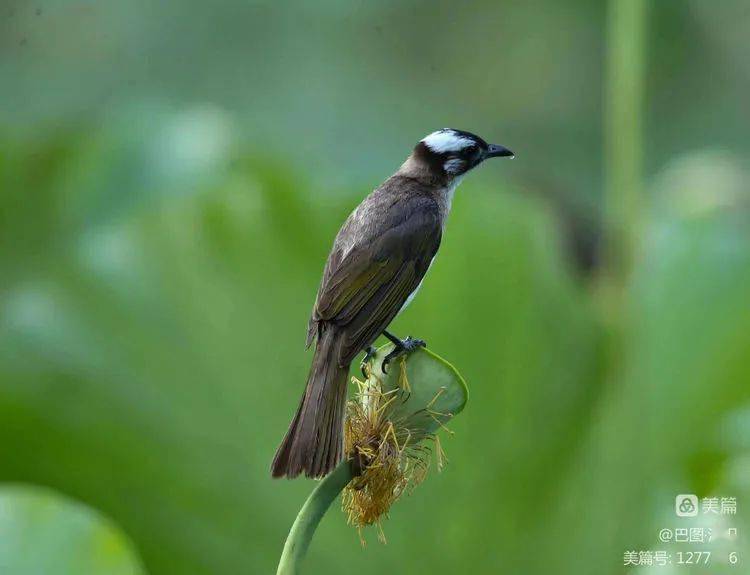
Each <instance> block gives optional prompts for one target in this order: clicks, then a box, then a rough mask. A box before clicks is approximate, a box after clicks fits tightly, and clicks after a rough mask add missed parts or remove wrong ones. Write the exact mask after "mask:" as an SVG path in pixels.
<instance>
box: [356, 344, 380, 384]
mask: <svg viewBox="0 0 750 575" xmlns="http://www.w3.org/2000/svg"><path fill="white" fill-rule="evenodd" d="M377 353H378V350H377V349H375V348H374V347H373V346H371V345H368V346H367V348H365V357H363V358H362V363H360V364H359V369H360V370H362V375H364V376H365V379H367V377H368V375H367V371H366V370H365V367H366V366H367V362H368V361H370V360H371V359H372V358H373V357H375V356H376V355H377Z"/></svg>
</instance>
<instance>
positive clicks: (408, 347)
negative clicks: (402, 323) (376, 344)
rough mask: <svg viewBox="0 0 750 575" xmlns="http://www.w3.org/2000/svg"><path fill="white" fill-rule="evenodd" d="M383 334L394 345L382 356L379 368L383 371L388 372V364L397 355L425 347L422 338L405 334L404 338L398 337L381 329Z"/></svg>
mask: <svg viewBox="0 0 750 575" xmlns="http://www.w3.org/2000/svg"><path fill="white" fill-rule="evenodd" d="M383 335H384V336H385V337H387V338H388V339H389V340H391V342H392V343H393V345H394V346H395V347H394V348H393V351H391V352H390V353H389V354H388V355H386V356H385V357H384V358H383V363H382V364H381V366H380V369H382V370H383V373H388V369H387V368H388V364H389V363H390V362H391V360H394V359H396V358H397V357H399V356H401V355H403V354H405V353H411V352H412V351H414V350H415V349H418V348H420V347H427V344H426V343H425V341H424V340H422V339H415V338H413V337H412V336H407V337H406V339H403V340H402V339H399V338H397V337H396V336H395V335H393V334H392V333H388V332H387V331H383Z"/></svg>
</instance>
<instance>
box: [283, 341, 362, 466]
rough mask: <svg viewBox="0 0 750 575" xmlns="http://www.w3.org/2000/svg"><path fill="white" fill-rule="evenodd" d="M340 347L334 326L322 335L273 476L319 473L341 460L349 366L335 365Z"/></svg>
mask: <svg viewBox="0 0 750 575" xmlns="http://www.w3.org/2000/svg"><path fill="white" fill-rule="evenodd" d="M339 347H340V342H339V339H338V338H337V336H336V334H335V333H334V330H327V331H325V332H324V333H323V334H322V335H321V338H320V340H319V341H318V345H317V347H316V349H315V357H314V358H313V362H312V367H311V368H310V375H309V376H308V378H307V387H305V393H304V395H303V396H302V399H301V400H300V404H299V407H298V408H297V413H296V414H295V416H294V419H292V423H291V424H290V425H289V430H288V431H287V432H286V435H285V436H284V439H283V440H282V442H281V445H279V448H278V449H277V450H276V456H275V457H274V459H273V463H272V464H271V475H273V477H289V478H292V477H296V476H297V475H299V474H300V473H302V472H304V473H305V475H307V476H308V477H322V476H323V475H326V474H327V473H328V472H330V471H331V470H332V469H333V468H334V467H336V465H337V464H338V462H339V461H340V460H341V457H342V454H343V450H344V448H343V426H344V407H345V405H346V379H347V376H348V374H349V366H348V365H347V366H346V367H341V366H339V365H338V358H339Z"/></svg>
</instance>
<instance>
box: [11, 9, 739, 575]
mask: <svg viewBox="0 0 750 575" xmlns="http://www.w3.org/2000/svg"><path fill="white" fill-rule="evenodd" d="M58 4H59V5H58ZM79 4H80V3H57V4H55V6H52V5H51V4H50V6H49V8H48V7H47V6H46V4H45V5H44V6H43V11H42V13H41V14H39V15H37V14H36V11H35V7H34V6H32V5H31V4H28V3H23V2H16V3H13V6H11V7H9V8H8V10H7V11H6V10H5V8H3V14H2V16H3V18H2V19H1V21H0V27H2V30H3V36H2V37H3V39H4V41H5V43H4V50H3V52H2V56H0V79H1V80H2V82H1V83H2V86H3V94H4V96H5V97H6V100H7V105H5V106H2V107H0V120H1V121H0V125H1V126H2V128H1V130H2V131H1V132H0V456H1V460H2V466H0V481H3V482H6V484H7V483H8V482H23V483H29V484H36V485H45V486H50V487H52V488H54V489H56V490H59V491H60V492H62V493H65V494H66V495H69V496H71V497H74V498H75V499H76V500H78V501H81V502H83V503H85V504H86V505H88V506H91V507H92V508H95V509H97V510H98V511H99V512H101V513H103V514H104V515H106V516H107V517H111V518H112V519H113V520H114V521H115V522H116V523H117V525H119V526H120V527H121V528H122V530H123V531H124V532H125V533H126V534H127V535H128V537H129V538H130V539H131V540H132V541H133V543H134V546H135V548H136V549H137V550H138V554H139V556H140V557H142V559H143V562H144V565H145V567H146V569H147V570H148V572H149V573H152V574H153V575H172V574H174V575H183V574H185V573H189V574H191V575H204V574H205V575H223V574H232V575H235V574H237V573H270V572H272V571H273V569H274V567H275V564H276V561H277V559H278V556H279V553H280V551H281V545H282V541H283V540H284V537H285V535H286V533H287V530H288V528H289V521H290V519H291V518H292V517H294V515H295V514H296V512H297V511H298V509H299V504H300V502H301V501H303V500H304V498H305V497H306V496H307V494H308V493H309V491H310V487H311V482H307V481H302V480H300V481H294V482H281V481H272V480H271V479H270V477H269V473H268V465H269V463H270V461H271V458H272V455H273V451H274V448H275V446H276V445H277V444H278V442H279V440H280V439H281V437H282V435H283V432H284V430H285V429H286V426H287V425H288V423H289V418H290V417H291V414H292V413H293V410H294V408H295V407H296V405H297V402H298V400H299V394H300V393H301V392H302V388H303V385H304V381H305V377H306V372H307V369H308V367H309V361H310V354H309V352H308V353H307V354H306V353H305V351H304V336H305V327H306V321H307V317H308V314H309V312H310V308H311V306H312V303H313V298H314V293H315V290H316V288H317V286H318V282H319V278H320V272H321V268H322V265H323V261H324V259H325V256H326V254H327V251H328V248H329V246H330V243H331V239H332V237H333V235H334V234H335V233H336V231H337V229H338V226H339V225H340V223H341V221H342V220H343V218H344V217H346V215H347V214H348V213H349V211H350V210H351V209H352V208H353V207H354V206H355V205H356V204H357V203H358V201H359V200H360V199H361V197H362V196H363V195H364V194H365V193H366V192H367V191H368V189H370V188H371V186H373V185H374V184H376V183H377V182H379V181H380V180H381V179H382V178H383V177H384V176H385V175H387V174H388V173H390V172H391V171H392V170H393V168H394V167H395V166H396V165H397V163H398V162H399V161H401V160H402V159H403V156H404V154H405V151H406V150H407V149H408V146H409V145H410V144H411V143H413V141H414V139H415V137H418V136H421V135H423V134H424V133H427V132H429V131H430V130H432V129H434V128H436V127H441V126H444V125H455V126H457V127H462V128H463V127H465V128H467V129H470V130H476V131H477V132H479V133H480V134H482V135H486V136H487V137H490V136H491V137H493V138H496V139H497V141H498V142H501V143H504V144H508V145H509V147H511V148H513V149H514V151H516V152H517V159H516V160H515V161H514V162H513V163H506V164H503V165H499V164H497V165H494V166H493V165H488V166H486V167H483V168H482V171H481V172H479V173H477V174H472V175H470V176H469V177H468V178H467V179H466V181H465V183H464V184H462V186H461V188H459V190H458V192H457V194H456V197H455V200H454V209H453V213H452V214H451V217H450V220H449V222H448V225H447V228H446V233H445V236H444V238H443V245H442V247H441V250H440V255H439V257H438V258H437V260H436V262H435V265H434V266H433V267H432V269H431V271H430V272H429V278H428V281H426V282H425V284H424V287H423V288H422V290H421V291H420V294H419V297H418V298H417V299H416V300H415V301H414V303H413V304H412V305H411V306H410V307H409V309H408V311H406V312H405V313H404V314H403V315H402V316H400V317H399V318H398V319H397V321H396V322H395V323H394V325H393V326H392V331H393V332H394V333H397V334H399V335H405V334H411V335H413V336H416V337H421V338H423V339H425V340H427V342H428V344H429V345H430V349H436V350H440V351H441V353H443V354H445V355H446V357H449V358H450V360H451V362H453V363H454V364H455V365H456V366H458V367H459V368H460V370H461V373H462V374H463V376H465V378H466V380H467V381H469V382H470V384H471V393H472V401H471V403H470V404H468V406H467V408H466V410H465V412H464V413H463V415H462V417H460V418H458V419H457V420H456V421H455V422H452V423H451V425H450V427H451V429H452V430H453V431H455V435H454V436H451V438H449V439H447V440H446V441H445V442H444V447H445V449H446V452H447V453H448V455H449V457H450V464H449V465H448V466H447V468H446V469H445V471H444V472H443V473H442V474H440V475H439V476H436V477H433V478H432V479H431V480H430V481H428V482H426V483H425V484H424V485H422V486H421V487H420V489H419V490H417V491H415V493H414V494H413V496H412V497H408V498H404V499H403V500H401V501H400V502H399V504H398V506H396V507H395V508H394V509H393V511H392V513H391V517H390V520H389V522H388V539H389V543H388V545H387V546H380V545H371V546H370V547H368V548H366V549H362V548H361V547H360V545H359V542H358V537H357V535H356V533H354V532H353V530H351V529H350V528H349V527H348V526H346V525H345V524H344V521H343V518H342V517H340V516H338V517H337V515H336V514H330V515H329V516H328V517H327V518H326V520H325V521H323V523H322V524H321V526H320V529H319V531H318V534H317V535H316V541H315V545H314V546H313V548H312V549H311V552H310V556H309V557H308V559H307V567H308V569H309V572H310V573H331V574H335V573H349V572H351V569H352V565H356V566H357V572H358V573H359V574H361V575H371V574H375V573H378V574H380V573H383V572H384V571H386V570H391V571H393V572H394V573H395V572H398V573H402V572H403V573H416V572H429V573H462V572H472V573H488V572H496V571H498V569H501V570H503V571H504V572H508V573H524V574H529V575H533V574H537V573H539V574H545V575H546V574H548V573H556V574H561V575H565V574H568V573H569V574H578V573H588V572H595V573H602V574H607V573H612V574H614V573H621V572H622V570H623V567H622V566H621V560H622V553H623V551H624V550H625V549H653V548H656V547H657V546H658V542H657V541H656V539H655V535H656V529H657V528H658V527H667V526H669V523H670V522H671V521H672V520H673V516H672V515H671V514H670V505H671V501H672V500H673V498H674V495H675V494H677V493H687V492H695V493H697V494H698V495H701V496H703V495H711V494H715V495H733V496H737V497H738V498H739V501H740V511H739V514H740V515H739V517H738V518H737V519H736V520H734V522H735V524H736V525H737V526H738V527H739V529H740V533H743V529H745V531H744V532H745V533H746V532H747V528H748V527H750V525H748V519H747V517H748V514H747V510H746V509H744V508H743V507H742V505H743V502H744V501H748V500H750V483H749V482H748V481H749V480H748V478H750V469H749V467H748V461H749V458H750V445H748V440H747V437H748V436H750V434H749V433H748V429H750V381H749V372H748V368H747V357H748V356H750V307H749V306H748V305H747V287H746V286H747V285H750V277H749V276H750V237H749V234H748V225H747V222H748V219H750V216H749V215H748V213H749V212H748V210H749V206H750V201H748V196H749V194H748V191H749V190H750V176H749V175H748V172H747V165H748V162H747V155H748V150H749V148H748V145H749V144H748V142H750V140H748V138H747V133H748V131H750V127H749V124H748V122H749V121H750V116H749V115H748V114H747V113H746V107H747V86H746V81H745V80H746V78H747V76H748V74H747V70H748V62H750V59H748V58H747V57H746V54H747V33H746V19H743V18H742V17H740V16H741V14H742V10H744V8H740V5H741V2H722V3H705V2H699V1H693V2H690V3H688V4H685V3H669V2H665V3H655V2H652V3H650V4H649V13H650V14H651V16H650V20H649V26H647V27H646V29H645V30H642V31H641V32H642V34H643V40H644V44H645V48H646V49H645V54H644V56H645V58H646V62H645V69H644V70H642V72H638V73H639V74H641V73H642V74H643V75H644V76H645V78H641V80H643V81H644V82H645V83H644V84H640V83H639V84H637V85H635V86H633V85H631V86H630V87H631V88H636V92H635V93H637V94H640V90H641V89H643V90H645V94H643V98H644V106H643V108H644V109H642V110H633V109H630V108H629V106H630V105H631V104H632V102H631V100H630V99H628V98H626V97H622V98H620V100H619V104H618V106H617V109H619V110H620V111H621V112H622V114H621V115H619V116H618V117H619V118H620V120H621V119H622V118H626V117H628V115H629V114H633V115H634V117H636V118H641V120H640V121H641V122H642V124H643V127H644V132H645V135H644V137H643V138H642V141H641V142H640V144H639V143H638V141H637V139H638V137H637V133H636V131H635V129H634V131H633V133H632V134H631V135H632V136H633V137H632V138H631V137H629V138H628V139H627V140H626V141H624V142H620V144H618V140H617V137H618V136H617V133H616V132H615V133H613V134H611V135H610V138H611V140H609V142H610V147H608V148H607V149H608V150H609V152H608V153H609V154H611V157H610V161H612V162H614V161H617V158H615V156H617V155H619V154H620V152H618V151H617V150H618V149H626V150H627V153H628V154H631V156H629V157H630V160H627V158H625V160H626V161H624V162H623V163H622V164H621V166H620V167H621V169H622V171H621V172H620V173H619V174H618V173H613V174H610V175H611V177H612V178H613V180H612V181H611V182H610V184H612V185H613V186H614V187H613V188H612V189H616V188H617V187H618V186H620V185H622V186H626V185H627V181H628V179H629V178H630V177H631V176H632V175H633V174H636V175H637V174H642V177H641V176H637V177H638V179H639V180H640V181H641V184H642V185H641V189H640V192H641V193H640V194H638V197H637V198H635V197H634V198H632V199H633V201H632V202H629V203H628V204H627V205H624V206H621V208H622V210H621V211H620V210H618V207H617V206H616V205H615V206H610V208H613V209H614V212H612V213H609V216H610V217H612V218H615V219H616V220H617V221H618V222H619V223H618V225H619V224H621V223H622V222H623V221H625V220H629V217H630V216H628V214H631V215H632V213H633V212H635V211H637V212H638V213H637V216H638V226H639V229H638V230H637V233H636V232H634V231H633V230H632V229H628V228H627V226H625V229H624V230H622V232H623V233H625V234H627V236H628V241H629V242H630V241H632V242H633V243H634V244H636V245H629V246H628V254H627V255H628V259H629V260H631V259H632V261H629V267H630V268H631V274H629V275H628V274H626V275H624V277H621V278H618V281H619V283H618V285H617V289H615V290H612V291H608V289H602V284H600V283H598V282H597V281H596V278H595V277H594V279H593V280H590V279H589V280H585V279H583V278H582V277H580V276H579V275H576V274H575V273H573V272H572V271H571V268H570V266H569V265H568V262H569V261H570V259H571V258H570V254H569V253H568V252H567V251H565V250H564V249H563V248H562V247H561V246H563V245H566V243H565V242H564V239H565V235H564V233H565V231H566V230H567V229H568V227H569V225H570V222H569V221H568V220H567V219H566V217H565V209H571V210H573V212H574V213H575V215H581V214H580V213H579V211H580V212H582V215H583V216H586V217H584V218H583V219H584V221H588V220H587V217H588V218H589V219H590V218H591V216H592V214H594V215H595V214H599V213H602V212H603V211H604V210H603V207H602V202H601V199H600V198H601V196H602V189H603V186H602V181H601V180H602V178H601V174H602V173H603V170H602V169H601V168H602V166H601V164H602V154H601V149H602V142H601V128H602V115H601V114H600V110H601V108H602V102H601V94H602V86H601V80H602V74H601V65H602V55H603V54H604V53H605V50H604V47H605V33H604V32H603V31H604V30H605V26H604V23H605V14H604V11H603V10H602V6H603V5H602V4H601V3H596V2H588V3H587V2H583V3H559V2H551V1H544V2H541V3H519V4H518V5H517V6H513V7H511V6H510V5H508V4H507V3H497V2H489V1H486V2H479V3H476V4H475V5H474V4H473V5H472V7H471V8H467V9H466V10H461V11H456V9H455V5H450V6H448V5H446V6H442V5H441V4H440V3H438V4H436V7H435V8H434V9H433V8H432V7H431V8H430V10H428V11H427V12H424V6H421V5H420V6H414V5H412V4H409V3H408V2H407V3H392V4H391V5H389V6H387V7H385V8H380V7H379V8H377V9H376V8H375V7H374V6H375V5H374V4H373V5H372V6H371V7H368V8H365V7H364V6H362V5H359V4H351V5H347V6H346V7H345V6H344V5H343V4H342V3H334V2H328V3H323V4H322V5H321V6H318V5H316V6H315V8H314V15H311V14H309V13H307V12H305V10H310V8H304V7H303V6H302V3H300V5H299V7H295V8H293V9H289V8H285V7H284V5H283V4H276V5H273V6H271V5H268V6H265V5H263V3H247V2H244V3H238V2H222V3H218V4H210V5H209V4H207V3H200V2H195V1H189V2H185V3H182V4H181V5H180V6H181V7H180V8H177V7H175V6H173V5H172V4H171V3H157V4H158V5H157V4H155V5H154V7H153V10H152V9H149V10H140V9H137V8H133V7H131V5H130V4H128V3H115V2H99V3H96V6H93V5H92V6H83V5H82V4H81V5H79ZM133 6H136V5H133ZM378 6H380V5H378ZM297 10H300V12H298V11H297ZM415 14H418V15H420V16H419V17H416V16H415ZM321 15H322V17H321ZM421 15H423V16H424V18H423V17H421ZM217 30H220V31H221V33H219V34H217ZM435 30H440V31H441V33H440V34H439V37H436V33H435ZM618 38H620V40H619V41H621V42H622V47H623V49H624V51H623V53H622V54H623V58H625V59H624V60H623V62H625V63H627V59H626V57H627V54H628V53H629V52H628V50H627V42H628V38H630V36H629V35H628V34H623V35H622V36H618ZM638 53H640V52H638ZM609 80H610V82H611V84H610V85H609V88H608V93H609V95H610V97H614V94H619V92H618V85H617V78H616V77H615V78H610V79H609ZM639 98H640V96H639ZM155 100H156V101H160V102H164V101H168V102H170V106H167V105H165V104H159V105H156V104H154V101H155ZM205 101H210V102H212V103H213V105H212V106H208V107H206V106H203V105H196V104H195V102H205ZM607 113H609V112H607ZM616 121H618V120H617V118H605V119H604V122H605V124H606V125H607V126H610V129H612V130H615V131H616V130H617V128H616V127H615V123H616ZM644 142H645V144H644ZM638 158H643V163H642V164H641V163H640V160H639V159H638ZM610 191H611V190H610ZM625 193H627V190H626V192H625ZM613 194H615V195H617V193H616V192H613ZM571 206H572V207H571ZM562 208H565V209H562ZM633 219H635V218H633ZM631 252H632V253H631ZM605 287H606V286H605ZM415 533H416V534H418V536H415ZM436 542H437V543H436ZM0 544H2V543H0ZM738 550H739V551H740V552H741V553H742V554H743V557H745V558H747V557H748V556H750V555H749V554H750V547H748V540H747V538H741V540H740V541H739V542H738ZM41 560H42V558H40V561H41ZM743 561H744V559H743ZM720 569H721V567H718V566H717V567H716V572H717V573H720ZM685 571H686V572H688V571H687V568H686V569H685Z"/></svg>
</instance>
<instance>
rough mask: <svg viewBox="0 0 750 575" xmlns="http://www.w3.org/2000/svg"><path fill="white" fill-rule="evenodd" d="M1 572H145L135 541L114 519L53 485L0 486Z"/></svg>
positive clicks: (115, 574)
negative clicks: (41, 486) (73, 499)
mask: <svg viewBox="0 0 750 575" xmlns="http://www.w3.org/2000/svg"><path fill="white" fill-rule="evenodd" d="M0 573H8V574H11V573H12V574H13V575H38V574H42V573H54V574H55V575H81V574H83V573H86V574H87V575H142V574H144V573H145V571H144V570H143V568H142V567H141V565H140V561H139V560H138V558H137V556H136V554H135V552H134V551H133V548H132V546H131V543H130V541H128V539H127V538H126V537H125V535H124V534H123V533H122V531H121V530H120V529H119V528H118V527H117V526H116V525H115V524H114V523H112V522H111V521H110V520H109V519H107V518H105V517H103V516H102V515H100V514H99V513H98V512H97V511H94V510H93V509H91V508H89V507H86V506H85V505H82V504H81V503H78V502H75V501H71V500H69V499H67V498H65V497H63V496H61V495H58V494H56V493H55V492H53V491H51V490H49V489H43V488H39V487H31V486H22V485H13V486H6V487H2V488H0Z"/></svg>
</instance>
